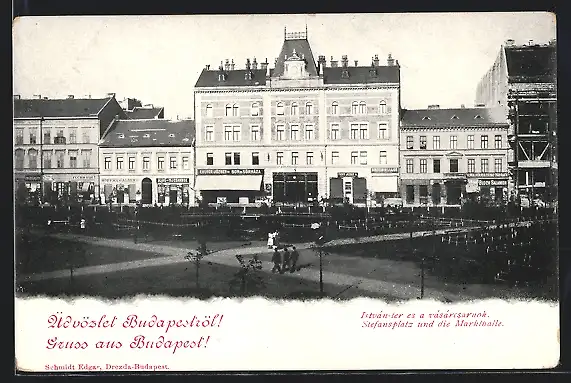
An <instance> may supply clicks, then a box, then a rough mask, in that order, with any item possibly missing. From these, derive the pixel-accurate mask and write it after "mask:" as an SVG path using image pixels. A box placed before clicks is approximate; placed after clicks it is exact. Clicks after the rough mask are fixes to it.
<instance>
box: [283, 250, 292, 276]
mask: <svg viewBox="0 0 571 383" xmlns="http://www.w3.org/2000/svg"><path fill="white" fill-rule="evenodd" d="M290 259H291V258H290V252H289V249H288V248H287V246H285V247H284V255H283V261H282V262H283V263H282V272H286V271H288V270H289V263H290Z"/></svg>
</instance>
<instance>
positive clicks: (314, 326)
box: [15, 297, 559, 372]
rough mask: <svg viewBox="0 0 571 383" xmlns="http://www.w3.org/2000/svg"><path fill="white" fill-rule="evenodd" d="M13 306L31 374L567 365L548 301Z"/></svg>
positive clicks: (20, 353)
mask: <svg viewBox="0 0 571 383" xmlns="http://www.w3.org/2000/svg"><path fill="white" fill-rule="evenodd" d="M15 305H16V318H15V319H16V322H15V323H16V328H15V330H16V360H17V365H18V367H19V368H20V369H22V370H26V371H37V372H44V371H52V372H53V371H58V372H66V371H85V372H88V371H95V372H97V371H110V370H115V371H129V370H145V371H153V370H154V371H157V372H160V371H166V370H167V369H168V370H171V371H173V370H175V371H208V370H343V369H351V370H358V369H512V368H549V367H553V366H555V365H557V363H558V360H559V343H558V338H557V330H558V328H559V308H558V305H556V304H550V303H542V302H505V301H500V300H486V301H480V302H474V303H467V304H442V303H438V302H431V301H410V302H404V303H401V304H392V305H388V304H386V303H384V302H382V301H378V300H372V299H356V300H353V301H350V302H345V303H335V302H328V301H323V302H293V301H291V302H276V301H270V300H265V299H261V298H260V299H248V300H230V299H220V300H213V301H210V302H204V301H198V300H183V299H167V298H148V297H141V298H139V299H134V300H130V301H117V302H110V301H103V300H97V299H93V298H84V299H76V300H73V301H71V300H70V301H66V300H60V299H43V298H29V299H20V298H18V299H16V303H15ZM484 313H485V314H484ZM412 314H414V316H413V315H412ZM421 314H422V315H424V318H421V316H422V315H421ZM467 314H469V316H466V315H467ZM474 314H475V315H474ZM134 315H136V318H135V317H134ZM130 316H131V317H130ZM462 321H464V322H462ZM74 322H75V324H76V325H78V326H79V327H76V328H73V324H74ZM142 322H146V323H145V324H143V323H142ZM419 323H420V327H419ZM446 323H448V325H447V324H446ZM66 324H68V328H65V327H64V326H65V325H66ZM82 325H83V326H87V327H85V328H81V326H82ZM151 325H152V327H150V326H151ZM58 326H59V327H58ZM141 326H144V327H141ZM138 336H139V338H137V337H138ZM141 336H142V337H144V339H143V338H141ZM161 337H162V338H161ZM56 338H57V339H56ZM58 342H63V343H58ZM98 342H101V343H98ZM111 342H114V343H111ZM150 342H153V343H152V344H151V343H150ZM157 342H158V344H157ZM119 344H120V346H119ZM98 345H99V346H100V347H99V348H98V347H97V346H98ZM61 347H63V348H61ZM78 347H79V348H78Z"/></svg>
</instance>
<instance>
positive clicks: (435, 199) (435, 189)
mask: <svg viewBox="0 0 571 383" xmlns="http://www.w3.org/2000/svg"><path fill="white" fill-rule="evenodd" d="M440 196H441V190H440V184H439V183H435V184H434V185H432V203H433V204H434V205H439V204H440Z"/></svg>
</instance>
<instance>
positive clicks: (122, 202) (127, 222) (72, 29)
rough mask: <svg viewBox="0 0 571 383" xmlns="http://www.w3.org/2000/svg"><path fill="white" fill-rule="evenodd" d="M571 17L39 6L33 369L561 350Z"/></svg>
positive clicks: (29, 86) (440, 364)
mask: <svg viewBox="0 0 571 383" xmlns="http://www.w3.org/2000/svg"><path fill="white" fill-rule="evenodd" d="M555 36H556V20H555V15H554V14H551V13H533V12H517V13H424V14H423V13H418V14H414V13H410V14H312V15H303V14H299V15H296V14H288V15H208V16H106V17H103V16H97V17H94V16H90V17H87V16H86V17H79V16H73V17H72V16H68V17H23V18H17V19H15V21H14V24H13V50H14V66H13V71H14V92H13V93H14V100H13V103H14V123H13V130H14V132H13V137H14V141H13V156H14V173H13V174H14V179H13V183H14V204H15V205H14V206H15V234H16V235H15V240H16V251H15V270H14V272H15V274H14V281H15V290H14V291H15V309H16V310H15V334H16V343H15V353H16V369H17V372H34V373H54V372H56V373H70V372H75V373H85V374H91V373H97V372H102V371H106V372H121V373H124V372H135V371H151V372H156V373H164V372H172V371H230V370H232V371H236V370H248V371H291V370H313V371H315V370H361V369H363V370H364V369H369V370H371V369H374V370H395V369H398V370H403V369H404V370H415V369H423V370H426V369H486V370H489V369H526V368H534V369H537V368H552V367H555V366H556V365H557V364H558V363H559V297H558V222H557V210H558V182H557V179H558V155H557V151H556V149H557V113H556V110H557V93H556V81H557V78H556V54H557V42H556V40H555ZM530 349H531V350H534V351H533V352H530V351H529V350H530ZM284 355H286V357H284Z"/></svg>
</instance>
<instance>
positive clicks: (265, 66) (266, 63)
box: [260, 57, 268, 70]
mask: <svg viewBox="0 0 571 383" xmlns="http://www.w3.org/2000/svg"><path fill="white" fill-rule="evenodd" d="M260 65H261V68H262V69H263V70H266V69H267V68H268V58H267V57H266V61H264V62H263V63H260Z"/></svg>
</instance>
